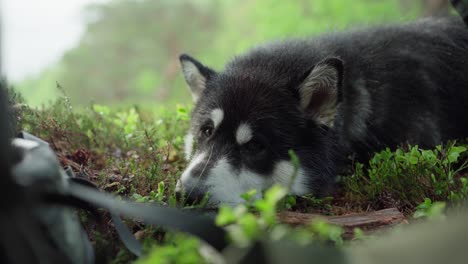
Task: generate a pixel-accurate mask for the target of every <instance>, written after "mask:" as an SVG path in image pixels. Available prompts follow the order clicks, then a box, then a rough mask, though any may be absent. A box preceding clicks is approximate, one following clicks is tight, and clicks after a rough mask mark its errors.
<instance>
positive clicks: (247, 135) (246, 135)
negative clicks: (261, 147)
mask: <svg viewBox="0 0 468 264" xmlns="http://www.w3.org/2000/svg"><path fill="white" fill-rule="evenodd" d="M252 136H253V135H252V129H251V128H250V126H249V125H247V124H246V123H241V124H240V125H239V127H238V128H237V131H236V141H237V143H238V144H239V145H242V144H245V143H247V142H249V140H251V139H252Z"/></svg>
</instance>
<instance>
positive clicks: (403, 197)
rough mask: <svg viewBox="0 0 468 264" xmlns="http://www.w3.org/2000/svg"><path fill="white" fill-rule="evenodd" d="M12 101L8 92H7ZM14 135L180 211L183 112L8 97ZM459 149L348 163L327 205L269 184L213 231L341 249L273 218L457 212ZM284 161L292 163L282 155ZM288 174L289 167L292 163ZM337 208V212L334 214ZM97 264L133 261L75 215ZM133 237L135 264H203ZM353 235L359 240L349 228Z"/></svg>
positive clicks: (188, 244)
mask: <svg viewBox="0 0 468 264" xmlns="http://www.w3.org/2000/svg"><path fill="white" fill-rule="evenodd" d="M13 95H14V94H13ZM13 100H14V101H15V109H16V110H17V119H18V123H19V126H18V129H21V130H26V131H28V132H30V133H32V134H33V135H36V136H38V137H40V138H42V139H44V140H46V141H47V142H49V143H50V145H51V147H52V148H53V149H54V150H55V151H56V153H57V155H58V157H59V160H60V162H61V163H62V165H64V166H71V167H72V168H73V170H74V171H75V172H76V173H77V174H78V175H81V176H83V177H88V178H89V179H90V180H91V181H93V182H95V183H96V184H97V185H98V186H99V187H100V188H101V189H103V190H105V191H108V192H112V193H114V194H116V195H121V196H126V197H129V198H131V199H134V200H136V201H138V202H153V203H159V204H164V205H169V206H181V204H177V203H178V202H177V201H176V199H175V183H176V180H177V178H178V177H179V176H180V174H181V171H182V170H183V168H184V166H185V165H186V161H184V160H183V159H182V157H183V136H184V133H185V131H186V130H187V128H188V125H189V124H188V121H189V112H190V108H189V107H185V106H178V107H177V108H176V109H174V110H167V109H159V110H158V111H157V112H155V111H154V109H152V108H144V107H138V106H134V107H126V108H120V109H119V108H115V107H112V108H111V107H107V106H103V105H96V104H91V105H90V106H89V107H85V108H81V109H74V108H73V106H72V105H71V104H70V103H69V100H68V99H67V97H62V98H61V99H60V100H58V101H56V102H55V103H53V104H51V105H48V106H46V107H43V108H41V109H32V108H29V107H28V106H27V105H25V104H24V102H22V99H21V97H20V96H16V95H15V96H14V99H13ZM466 150H467V148H466V145H464V144H460V143H454V142H452V143H448V144H446V145H443V146H437V147H436V148H434V149H432V150H423V149H420V148H418V147H417V146H404V147H402V148H399V149H397V150H396V151H390V150H388V149H387V150H384V151H382V152H380V153H377V154H376V155H375V156H374V157H373V158H372V159H371V160H370V161H369V163H368V164H360V163H356V164H353V166H352V168H351V170H350V173H349V175H342V176H341V177H340V179H341V180H340V182H339V186H340V187H339V191H338V192H337V193H336V194H335V196H334V197H326V198H322V199H318V198H315V197H313V196H304V197H293V196H290V195H288V194H287V193H288V192H287V189H285V188H284V187H280V186H274V187H272V188H271V189H269V190H266V191H265V192H264V195H263V198H262V199H260V200H254V199H253V197H255V194H256V191H250V192H248V193H246V194H244V195H243V196H242V198H243V199H244V200H245V201H246V203H245V204H241V205H238V206H237V207H234V208H231V207H221V208H220V210H219V212H218V214H217V217H216V223H217V224H218V225H220V226H224V227H226V228H227V230H229V234H230V241H231V244H232V245H237V246H240V247H247V246H249V245H251V244H252V243H253V242H254V241H256V240H259V239H270V240H275V239H290V240H292V241H295V242H296V243H299V244H307V243H310V242H311V241H322V242H325V243H330V241H331V242H332V243H333V244H335V245H338V246H341V245H344V244H345V243H346V242H344V241H343V238H342V234H343V230H342V229H341V228H339V227H336V226H332V225H329V224H327V223H326V222H325V221H323V220H320V219H318V220H316V221H313V222H312V223H310V224H309V225H305V226H303V227H301V228H291V227H289V226H287V225H284V224H281V223H280V221H279V218H278V216H277V212H278V211H286V210H298V211H310V210H311V209H312V210H313V211H315V212H320V213H322V214H337V213H350V212H359V211H366V210H377V209H383V208H388V207H398V208H399V209H401V210H403V211H405V212H406V213H407V215H408V216H409V217H413V213H414V216H415V217H432V216H434V215H439V214H440V211H442V210H443V208H445V205H446V204H445V203H444V202H448V203H449V204H457V203H459V202H460V201H463V200H465V199H466V198H467V196H468V178H467V177H466V176H467V175H466V167H467V160H468V159H467V157H468V155H467V151H466ZM291 154H292V155H291V157H292V158H293V163H294V155H293V153H291ZM295 165H296V166H298V164H295ZM343 208H346V210H344V211H343ZM81 218H82V220H83V222H84V223H85V224H84V225H85V227H86V230H87V231H88V233H89V234H90V237H91V239H92V240H93V243H94V244H95V246H96V248H97V255H98V258H100V259H99V261H101V262H113V263H126V262H129V261H131V260H133V259H134V257H132V256H131V255H130V253H129V252H128V251H126V250H125V248H124V247H123V246H122V245H121V244H120V243H116V242H115V241H118V239H117V238H116V235H115V233H114V231H113V228H112V227H111V226H107V227H105V228H103V229H98V228H96V227H97V226H98V224H97V223H95V222H93V220H91V219H90V217H87V216H86V215H82V217H81ZM128 223H129V225H130V226H131V228H132V230H133V231H134V232H135V236H137V237H138V239H140V240H142V241H145V243H144V244H145V248H146V250H147V252H148V255H147V257H145V258H142V259H140V260H139V261H138V263H198V262H204V261H206V256H204V255H203V254H202V253H201V251H200V248H201V244H200V242H199V241H197V240H196V239H194V238H190V237H188V236H186V235H183V234H178V233H172V232H170V233H167V232H164V231H163V230H160V229H158V228H151V227H146V226H144V225H142V224H141V223H138V222H131V221H128ZM355 235H356V236H355V237H358V238H359V237H361V238H362V237H364V235H363V233H362V231H361V230H356V232H355Z"/></svg>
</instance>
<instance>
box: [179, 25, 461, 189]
mask: <svg viewBox="0 0 468 264" xmlns="http://www.w3.org/2000/svg"><path fill="white" fill-rule="evenodd" d="M181 62H182V64H183V65H184V62H191V63H193V64H194V65H195V66H196V67H197V69H198V70H199V73H200V74H201V76H202V78H203V82H202V86H203V87H202V89H200V90H199V91H195V93H197V98H199V99H197V104H196V107H195V109H194V111H193V116H192V132H193V133H194V134H195V135H198V138H197V140H196V141H197V142H198V146H199V148H200V149H202V150H203V148H205V149H206V150H207V149H208V148H209V147H213V146H215V147H214V148H213V149H214V151H218V152H220V153H221V152H222V153H228V152H229V153H231V154H232V153H237V154H232V155H230V162H231V163H232V164H240V163H242V164H244V165H245V166H247V167H248V168H249V169H251V170H253V171H256V172H258V173H261V174H268V172H270V171H271V170H272V169H273V164H275V162H276V161H277V160H284V159H289V156H288V150H289V149H293V150H294V151H295V152H296V153H297V155H298V156H299V158H300V162H301V164H302V166H304V167H305V170H306V171H307V172H308V177H309V182H308V183H307V185H308V187H309V188H310V190H311V192H313V193H315V194H322V193H324V192H326V190H327V189H328V188H327V187H328V186H330V183H332V182H333V181H334V178H335V175H336V173H337V163H338V161H339V160H340V159H342V158H343V157H346V156H347V155H350V154H355V155H357V157H358V158H360V159H366V158H367V157H368V156H369V155H370V154H371V153H373V152H375V151H378V150H381V149H383V148H385V147H391V148H394V147H396V146H398V145H399V144H402V143H410V144H418V145H419V146H421V147H424V148H425V147H432V146H434V145H436V144H439V143H441V142H444V141H446V140H449V139H457V138H465V137H467V136H468V118H467V116H466V115H467V114H468V30H467V26H466V25H465V24H464V23H463V22H462V20H461V19H459V18H455V17H454V18H452V17H451V18H427V19H422V20H420V21H416V22H412V23H409V24H405V25H391V26H380V27H376V28H369V29H364V30H355V31H349V32H343V33H330V34H326V35H323V36H321V37H319V38H314V39H295V40H286V41H280V42H274V43H270V44H266V45H262V46H259V47H256V48H254V49H252V50H251V51H249V52H247V53H246V54H244V55H241V56H239V57H236V58H235V59H233V60H232V61H231V62H229V63H228V64H227V65H226V67H225V70H224V71H222V72H219V73H217V72H215V71H213V70H211V69H209V68H207V67H205V66H203V65H202V64H201V63H199V62H198V61H196V60H195V59H193V58H191V57H189V56H187V55H182V56H181ZM314 69H316V73H315V74H314ZM312 75H313V76H312ZM185 77H186V79H187V82H188V83H189V86H191V88H192V92H194V89H193V80H191V79H190V78H191V77H192V79H193V76H188V75H187V74H185ZM191 81H192V83H191ZM304 87H305V88H304ZM301 89H303V90H304V91H305V92H302V91H301ZM305 97H308V98H305ZM304 98H305V99H304ZM214 107H220V108H222V109H223V110H224V111H225V114H224V116H225V117H224V120H225V121H223V123H222V124H221V126H220V127H219V128H218V129H217V130H218V132H217V134H216V135H215V136H214V137H212V138H209V137H204V136H203V130H204V127H205V126H206V122H208V121H207V120H208V119H207V116H208V115H209V113H210V111H211V109H213V108H214ZM242 120H249V123H250V124H252V125H253V126H254V130H255V135H256V136H254V139H255V140H253V143H252V144H250V143H249V144H247V146H245V147H238V146H235V145H234V144H229V142H232V131H233V130H235V129H236V127H237V126H238V124H239V122H241V121H242ZM236 148H239V149H238V150H237V149H236ZM265 150H266V151H265ZM213 155H214V156H216V154H213ZM202 167H203V170H206V164H204V165H203V166H200V168H199V169H200V170H201V169H202ZM234 167H236V165H234ZM201 174H203V172H201Z"/></svg>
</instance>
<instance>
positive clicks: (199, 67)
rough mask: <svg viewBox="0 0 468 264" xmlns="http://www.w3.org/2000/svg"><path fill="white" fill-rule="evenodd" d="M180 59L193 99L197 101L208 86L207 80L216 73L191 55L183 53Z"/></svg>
mask: <svg viewBox="0 0 468 264" xmlns="http://www.w3.org/2000/svg"><path fill="white" fill-rule="evenodd" d="M179 60H180V65H181V66H182V73H183V74H184V78H185V81H186V82H187V84H188V86H189V88H190V92H192V97H193V101H194V102H197V101H198V98H200V95H201V94H202V92H203V90H205V88H206V82H207V81H208V80H209V79H210V78H211V77H213V75H215V74H216V73H215V72H214V71H213V70H211V69H210V68H208V67H205V66H203V64H201V63H200V62H198V61H197V60H195V59H194V58H192V57H190V56H189V55H186V54H182V55H180V57H179Z"/></svg>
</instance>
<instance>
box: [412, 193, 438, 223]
mask: <svg viewBox="0 0 468 264" xmlns="http://www.w3.org/2000/svg"><path fill="white" fill-rule="evenodd" d="M445 207H446V204H445V202H432V201H431V199H429V198H425V199H424V202H422V203H420V204H419V205H418V206H416V211H415V212H414V214H413V217H414V218H421V217H427V218H430V219H434V218H442V217H443V216H444V210H445Z"/></svg>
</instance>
